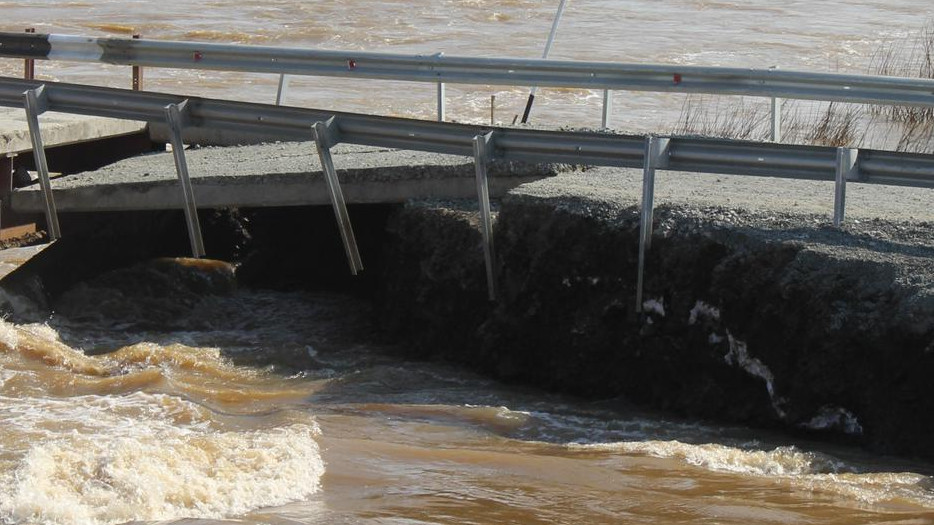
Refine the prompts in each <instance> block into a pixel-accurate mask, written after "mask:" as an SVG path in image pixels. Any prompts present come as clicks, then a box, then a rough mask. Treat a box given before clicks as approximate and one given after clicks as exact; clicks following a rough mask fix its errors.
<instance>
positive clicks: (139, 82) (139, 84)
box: [131, 35, 143, 91]
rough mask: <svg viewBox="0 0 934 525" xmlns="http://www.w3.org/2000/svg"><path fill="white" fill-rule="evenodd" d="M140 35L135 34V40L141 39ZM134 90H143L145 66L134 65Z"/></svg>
mask: <svg viewBox="0 0 934 525" xmlns="http://www.w3.org/2000/svg"><path fill="white" fill-rule="evenodd" d="M139 39H140V35H133V40H139ZM131 87H132V88H133V91H142V90H143V66H133V83H132V85H131Z"/></svg>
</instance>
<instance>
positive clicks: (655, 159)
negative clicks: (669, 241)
mask: <svg viewBox="0 0 934 525" xmlns="http://www.w3.org/2000/svg"><path fill="white" fill-rule="evenodd" d="M668 145H669V139H668V138H665V137H654V136H648V137H646V138H645V153H644V154H643V164H642V216H641V217H640V219H639V268H638V272H639V274H638V276H637V278H636V312H642V286H643V281H644V280H643V276H644V275H645V253H646V252H647V251H648V250H649V248H651V246H652V221H653V220H654V215H655V170H656V169H657V168H665V167H667V166H668Z"/></svg>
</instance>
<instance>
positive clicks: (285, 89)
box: [276, 73, 289, 106]
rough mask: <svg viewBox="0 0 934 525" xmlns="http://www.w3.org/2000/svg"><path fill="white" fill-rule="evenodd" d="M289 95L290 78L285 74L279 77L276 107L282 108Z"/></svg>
mask: <svg viewBox="0 0 934 525" xmlns="http://www.w3.org/2000/svg"><path fill="white" fill-rule="evenodd" d="M288 93H289V77H287V76H286V75H285V73H283V74H281V75H279V89H277V90H276V105H277V106H281V105H282V104H283V103H284V102H285V96H286V95H288Z"/></svg>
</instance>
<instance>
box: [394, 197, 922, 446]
mask: <svg viewBox="0 0 934 525" xmlns="http://www.w3.org/2000/svg"><path fill="white" fill-rule="evenodd" d="M453 208H456V206H455V207H452V206H451V205H433V204H418V205H409V206H408V207H407V208H406V209H404V210H402V211H400V212H399V213H398V214H396V215H395V216H393V217H392V218H391V220H390V223H389V225H388V228H387V231H388V239H387V242H386V246H387V247H388V249H387V252H386V253H385V254H384V256H385V260H386V267H385V269H384V273H383V275H382V278H381V279H380V281H379V282H380V296H379V305H380V309H379V311H380V312H381V318H380V320H381V322H382V326H383V327H384V328H385V329H387V330H388V331H389V332H390V333H393V334H395V335H396V336H398V337H401V338H406V339H408V340H410V341H412V342H413V343H415V345H416V347H417V349H418V350H419V351H420V352H421V353H422V354H423V355H425V356H441V357H443V358H445V359H451V360H455V361H459V362H464V363H468V364H470V365H471V366H475V367H478V368H480V369H483V370H485V371H486V372H488V373H490V374H492V375H494V376H496V377H498V378H501V379H505V380H509V381H519V382H523V383H530V384H534V385H539V386H543V387H545V388H549V389H556V390H560V391H564V392H571V393H574V394H579V395H583V396H588V397H610V396H624V397H625V398H627V399H629V400H632V401H634V402H637V403H639V404H644V405H648V406H653V407H659V408H664V409H668V410H672V411H674V412H676V413H678V414H683V415H688V416H697V417H703V418H712V419H715V420H721V421H722V420H726V421H734V422H743V423H748V424H753V425H762V426H769V427H781V428H785V429H789V430H792V431H801V432H816V433H827V434H832V435H834V436H836V437H837V438H841V439H843V440H845V441H851V442H854V443H859V444H861V445H864V446H867V447H868V448H870V449H872V450H874V451H877V452H883V453H897V454H903V455H908V456H920V457H925V458H928V459H931V458H934V441H932V440H931V439H930V436H931V435H932V434H934V419H932V418H931V417H930V416H931V414H934V346H932V342H934V294H932V291H934V285H932V283H934V272H932V269H931V266H932V265H931V260H932V259H931V258H932V256H934V249H932V247H931V246H930V242H931V235H930V234H929V233H928V230H929V226H930V225H929V224H927V223H917V222H911V221H892V222H889V221H882V220H868V221H867V220H863V221H859V220H855V221H851V222H850V223H848V224H847V225H845V226H844V227H843V228H842V229H834V228H832V227H830V226H829V225H827V223H828V222H829V219H828V218H827V217H826V216H821V215H814V214H807V213H805V214H801V213H783V212H776V211H774V210H767V211H764V212H749V211H743V210H741V209H740V210H730V209H727V208H723V207H697V206H691V205H685V204H676V205H662V206H660V207H659V208H658V209H657V210H656V215H655V219H656V221H655V222H656V224H655V234H654V237H653V243H652V248H651V250H650V252H649V255H648V260H647V264H646V274H645V279H646V281H645V296H644V299H645V300H644V303H643V304H642V305H641V306H642V307H643V308H642V312H637V308H636V303H635V286H636V275H637V274H636V269H637V264H636V263H637V255H638V241H637V239H638V237H637V235H638V214H637V208H636V206H635V205H634V204H630V203H626V202H617V203H615V204H608V201H606V200H603V199H593V198H588V197H587V196H582V195H580V194H577V195H574V196H568V195H550V194H547V192H544V193H543V192H535V191H532V192H523V191H514V192H513V193H512V194H511V195H510V196H509V197H508V198H506V199H505V200H504V201H503V202H502V203H501V205H500V208H499V213H498V218H497V222H496V230H495V248H496V253H497V257H496V268H497V274H498V277H497V284H498V292H499V296H498V299H497V301H495V302H489V301H488V300H487V298H486V281H485V274H484V268H483V259H482V251H481V238H480V235H479V232H478V230H477V227H476V217H475V214H474V213H472V212H470V211H466V208H465V209H464V210H460V211H459V210H457V209H453Z"/></svg>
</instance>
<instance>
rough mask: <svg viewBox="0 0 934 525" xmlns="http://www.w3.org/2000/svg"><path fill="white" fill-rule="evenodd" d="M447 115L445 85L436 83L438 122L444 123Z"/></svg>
mask: <svg viewBox="0 0 934 525" xmlns="http://www.w3.org/2000/svg"><path fill="white" fill-rule="evenodd" d="M447 113H448V104H447V85H445V83H444V82H438V122H444V121H445V120H446V119H447V118H448V115H447Z"/></svg>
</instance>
